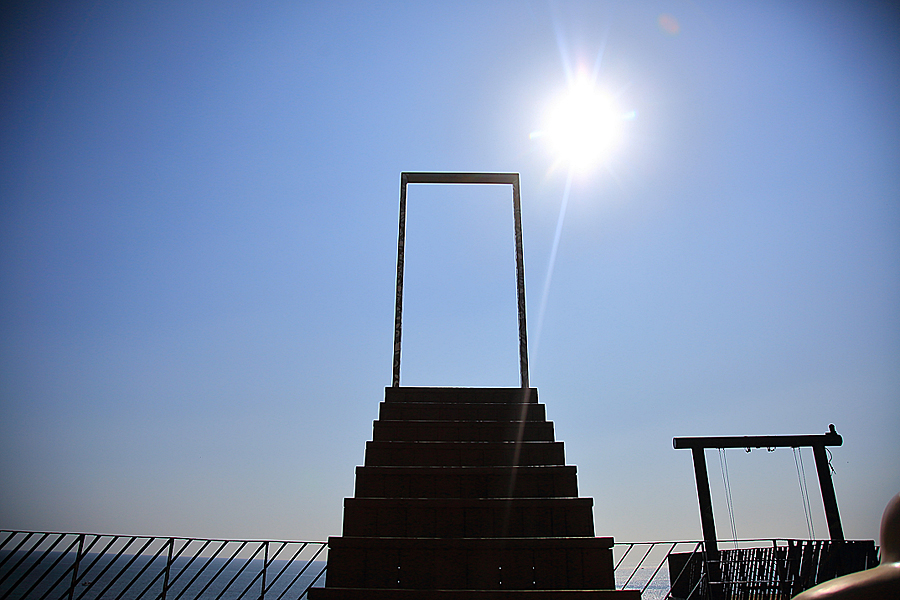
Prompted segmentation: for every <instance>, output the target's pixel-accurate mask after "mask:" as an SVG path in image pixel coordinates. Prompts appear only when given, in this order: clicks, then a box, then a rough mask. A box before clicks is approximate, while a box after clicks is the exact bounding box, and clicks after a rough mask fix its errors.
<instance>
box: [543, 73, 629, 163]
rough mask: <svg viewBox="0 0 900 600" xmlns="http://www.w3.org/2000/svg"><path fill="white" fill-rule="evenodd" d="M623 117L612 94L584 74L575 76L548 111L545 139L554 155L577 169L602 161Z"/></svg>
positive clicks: (617, 136) (605, 157) (618, 132)
mask: <svg viewBox="0 0 900 600" xmlns="http://www.w3.org/2000/svg"><path fill="white" fill-rule="evenodd" d="M626 118H627V116H626V115H624V114H623V113H622V111H621V110H619V109H618V107H617V106H616V105H615V103H614V102H613V99H612V97H611V96H610V95H609V94H607V93H605V92H604V91H603V90H601V89H599V88H598V87H597V86H596V85H595V84H594V82H593V81H592V80H591V79H590V78H587V77H579V78H578V79H576V80H575V81H574V82H573V83H572V84H571V85H570V86H569V88H568V90H567V91H566V92H565V93H564V94H563V95H561V96H560V97H559V98H558V99H557V100H556V102H555V103H554V105H553V107H552V109H551V110H550V111H549V114H548V116H547V121H546V127H545V129H544V130H543V131H541V132H540V133H539V134H538V135H537V136H534V137H538V136H539V137H543V138H546V139H547V141H548V142H549V145H550V147H551V149H552V151H553V153H554V155H556V156H557V158H558V159H559V160H561V161H563V162H565V163H568V164H569V165H570V167H571V168H573V169H575V170H579V171H584V170H587V169H589V168H591V167H594V166H596V165H598V164H599V163H601V162H603V161H604V160H606V159H607V158H608V156H609V153H610V150H611V149H612V148H613V147H614V146H615V145H616V142H617V141H618V139H619V134H620V130H621V126H622V122H623V120H624V119H626Z"/></svg>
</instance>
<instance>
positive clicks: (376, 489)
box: [354, 465, 578, 498]
mask: <svg viewBox="0 0 900 600" xmlns="http://www.w3.org/2000/svg"><path fill="white" fill-rule="evenodd" d="M354 493H355V495H356V497H357V498H523V497H524V498H537V497H546V498H553V497H572V496H577V495H578V479H577V474H576V467H575V466H572V465H566V466H549V467H548V466H542V467H529V466H524V467H523V466H519V467H428V466H425V467H421V466H420V467H356V489H355V492H354Z"/></svg>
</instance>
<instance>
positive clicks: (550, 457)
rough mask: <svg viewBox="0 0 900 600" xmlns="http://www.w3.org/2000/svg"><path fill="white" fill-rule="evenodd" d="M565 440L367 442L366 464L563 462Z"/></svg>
mask: <svg viewBox="0 0 900 600" xmlns="http://www.w3.org/2000/svg"><path fill="white" fill-rule="evenodd" d="M563 464H565V453H564V450H563V443H562V442H521V443H516V442H428V441H423V442H375V441H372V442H366V466H373V467H374V466H379V467H399V466H414V467H415V466H448V467H461V466H472V467H510V466H516V465H528V466H538V465H563Z"/></svg>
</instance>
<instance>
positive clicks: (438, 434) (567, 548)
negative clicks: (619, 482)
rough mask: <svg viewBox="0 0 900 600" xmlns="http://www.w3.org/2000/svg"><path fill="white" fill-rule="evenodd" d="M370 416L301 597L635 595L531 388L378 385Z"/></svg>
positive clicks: (629, 598) (626, 598)
mask: <svg viewBox="0 0 900 600" xmlns="http://www.w3.org/2000/svg"><path fill="white" fill-rule="evenodd" d="M379 417H380V418H379V419H378V420H377V421H375V424H374V435H373V439H372V441H370V442H368V443H367V444H366V460H365V465H364V466H362V467H357V469H356V490H355V497H353V498H346V499H345V501H344V532H343V533H344V535H343V536H342V537H332V538H330V539H329V540H328V571H327V573H326V581H325V587H324V588H313V589H311V590H310V593H309V597H310V598H311V599H312V600H338V599H341V600H351V599H362V598H367V599H373V600H378V599H382V598H392V599H393V598H397V599H407V598H408V599H426V598H428V599H431V598H434V599H438V598H441V599H448V600H451V599H452V600H455V599H467V600H469V599H471V600H474V599H479V600H482V599H483V600H488V599H495V598H510V597H517V598H518V597H525V598H534V599H536V600H537V599H541V600H543V599H551V598H553V599H556V598H572V599H575V598H578V599H599V598H605V599H612V598H613V597H615V598H616V599H617V600H638V599H639V598H640V593H639V592H635V591H627V592H626V591H615V590H614V588H615V582H614V579H613V563H612V544H613V540H612V538H608V537H607V538H602V537H594V519H593V513H592V505H593V501H592V499H590V498H579V497H577V496H578V485H577V480H576V474H575V467H574V466H566V465H565V458H564V454H563V444H562V442H557V441H555V439H554V433H553V423H552V422H550V421H547V420H546V416H545V412H544V406H543V405H542V404H539V403H538V401H537V390H536V389H534V388H529V389H523V388H419V387H389V388H386V389H385V400H384V402H383V403H382V404H381V407H380V414H379Z"/></svg>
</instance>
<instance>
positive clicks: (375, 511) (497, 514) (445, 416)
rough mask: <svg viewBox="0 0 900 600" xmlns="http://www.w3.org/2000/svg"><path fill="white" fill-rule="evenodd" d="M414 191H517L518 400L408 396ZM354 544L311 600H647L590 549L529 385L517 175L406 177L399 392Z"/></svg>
mask: <svg viewBox="0 0 900 600" xmlns="http://www.w3.org/2000/svg"><path fill="white" fill-rule="evenodd" d="M410 183H423V184H428V183H447V184H473V183H474V184H501V185H510V186H512V192H513V220H514V228H515V232H514V233H515V252H516V298H517V306H518V321H519V369H520V377H521V387H518V388H428V387H400V347H401V332H402V315H403V265H404V249H405V244H406V191H407V185H408V184H410ZM379 416H380V418H379V419H378V420H376V421H375V425H374V434H373V439H372V441H370V442H369V443H368V444H367V445H366V459H365V465H364V466H362V467H357V470H356V493H355V496H354V497H353V498H347V499H346V500H345V502H344V532H343V533H344V535H343V536H342V537H332V538H330V539H329V540H328V548H329V551H328V570H327V572H326V576H325V577H326V581H325V588H318V589H312V590H310V598H312V599H313V600H337V599H344V600H351V599H364V598H365V599H372V600H377V599H380V598H392V599H393V598H410V599H412V598H447V599H456V598H460V599H463V598H465V599H475V598H479V599H490V598H508V597H510V596H520V595H525V596H527V597H528V598H534V599H536V600H537V599H551V598H585V599H588V598H595V599H597V598H609V597H612V596H616V597H617V598H624V599H631V600H638V599H639V598H640V592H638V591H618V592H617V591H615V581H614V574H613V561H612V545H613V540H612V538H598V537H594V517H593V512H592V504H593V501H592V500H591V499H590V498H579V497H578V485H577V481H576V475H575V467H573V466H566V464H565V459H564V454H563V444H562V442H557V441H555V439H554V433H553V423H551V422H549V421H547V420H546V417H545V413H544V406H543V405H541V404H539V403H538V401H537V390H536V389H534V388H531V387H529V383H528V347H527V336H526V325H525V275H524V261H523V252H522V219H521V215H520V201H519V175H518V173H402V174H401V175H400V226H399V235H398V241H397V290H396V313H395V322H394V361H393V374H392V387H389V388H386V389H385V399H384V402H383V403H382V404H381V410H380V413H379Z"/></svg>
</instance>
